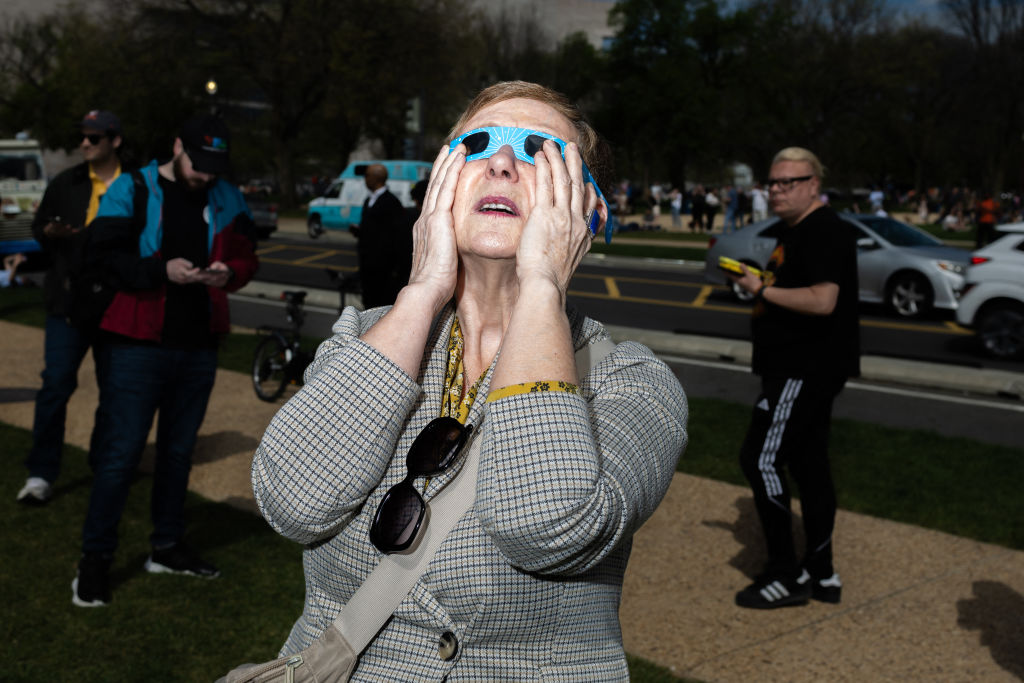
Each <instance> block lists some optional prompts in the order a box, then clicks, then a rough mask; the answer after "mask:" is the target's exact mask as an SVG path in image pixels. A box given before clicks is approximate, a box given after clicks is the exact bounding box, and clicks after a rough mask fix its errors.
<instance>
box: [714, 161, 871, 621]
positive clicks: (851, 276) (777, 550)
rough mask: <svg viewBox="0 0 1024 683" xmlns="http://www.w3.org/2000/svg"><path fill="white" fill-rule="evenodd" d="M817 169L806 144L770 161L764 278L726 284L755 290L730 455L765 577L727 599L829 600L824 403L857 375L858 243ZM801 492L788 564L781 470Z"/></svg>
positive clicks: (836, 592) (828, 411) (834, 579)
mask: <svg viewBox="0 0 1024 683" xmlns="http://www.w3.org/2000/svg"><path fill="white" fill-rule="evenodd" d="M822 176H823V169H822V166H821V162H820V161H818V158H817V157H816V156H815V155H814V154H813V153H811V152H810V151H808V150H806V149H802V148H800V147H788V148H786V149H784V150H782V151H781V152H779V153H778V154H777V155H776V156H775V160H774V161H773V162H772V167H771V173H770V178H769V179H768V192H769V203H770V206H771V208H772V210H773V211H774V212H775V214H776V215H777V216H778V217H779V218H781V219H782V220H781V222H780V223H779V225H778V233H777V234H778V244H777V245H776V247H775V250H774V251H773V252H772V256H771V258H770V259H769V262H768V265H767V267H766V268H765V272H764V275H763V276H762V278H763V279H762V278H759V277H757V276H755V275H754V274H752V273H750V271H749V270H747V268H746V267H743V270H744V273H745V275H744V276H743V277H734V278H733V279H734V280H735V281H736V282H737V283H738V284H739V285H740V286H742V287H743V288H744V289H747V290H748V291H750V292H753V293H754V294H755V301H754V310H753V316H752V323H751V330H752V335H753V358H752V363H751V365H752V369H753V371H754V373H755V374H757V375H759V376H760V377H761V393H760V395H759V396H758V398H757V402H756V403H755V405H754V411H753V416H752V418H751V422H750V427H749V429H748V431H747V436H746V439H745V440H744V442H743V447H742V449H741V452H740V464H741V465H742V467H743V472H744V474H745V475H746V477H747V480H748V481H749V482H750V486H751V488H752V489H753V493H754V504H755V506H756V508H757V513H758V517H759V518H760V520H761V526H762V529H763V530H764V534H765V542H766V546H767V549H768V561H767V563H766V565H765V568H764V571H763V572H762V573H761V574H760V575H759V576H758V577H757V578H756V579H755V581H754V583H752V584H751V585H750V586H748V587H747V588H745V589H743V590H742V591H740V592H739V593H737V594H736V604H737V605H739V606H741V607H750V608H755V609H772V608H775V607H785V606H788V605H800V604H805V603H806V602H807V601H808V600H809V599H811V598H814V599H816V600H821V601H824V602H832V603H837V602H839V600H840V595H841V590H842V584H841V583H840V581H839V575H838V574H836V573H835V570H834V568H833V566H832V530H833V526H834V522H835V513H836V496H835V489H834V487H833V484H832V474H831V470H830V467H829V461H828V435H829V424H830V422H831V419H832V403H833V401H834V399H835V397H836V396H837V395H838V394H839V392H840V391H841V390H842V388H843V385H844V384H845V383H846V380H847V379H848V378H850V377H857V376H859V375H860V341H859V322H858V319H857V299H858V297H857V292H858V285H857V246H856V238H855V236H854V233H853V229H852V227H851V226H850V225H849V224H847V223H845V222H844V221H842V220H841V219H840V218H839V217H838V216H837V215H836V214H835V212H834V211H832V210H831V209H830V208H828V207H826V206H825V205H823V204H822V203H821V200H820V197H821V180H822ZM784 468H785V469H788V471H789V474H790V475H791V476H792V477H793V479H794V481H795V482H796V485H797V487H798V488H799V491H800V501H801V502H800V507H801V511H802V513H803V524H804V531H805V535H806V538H807V547H806V552H805V554H804V558H803V561H802V562H797V559H796V550H795V548H794V543H793V533H792V526H791V524H792V519H791V517H792V514H791V512H790V494H789V487H788V485H787V482H786V472H785V471H784Z"/></svg>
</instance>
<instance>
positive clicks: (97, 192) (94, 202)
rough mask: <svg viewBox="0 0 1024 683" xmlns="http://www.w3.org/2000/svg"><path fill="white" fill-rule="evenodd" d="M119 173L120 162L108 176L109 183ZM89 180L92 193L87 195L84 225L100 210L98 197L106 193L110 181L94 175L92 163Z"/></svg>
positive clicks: (90, 221)
mask: <svg viewBox="0 0 1024 683" xmlns="http://www.w3.org/2000/svg"><path fill="white" fill-rule="evenodd" d="M119 175H121V164H118V165H117V170H115V171H114V175H112V176H110V183H112V182H114V181H115V180H117V176H119ZM89 180H90V181H91V182H92V195H90V197H89V208H88V209H86V211H85V224H86V225H89V224H90V223H92V219H93V218H96V212H97V211H99V210H100V199H101V198H102V197H103V195H105V194H106V193H107V188H108V187H110V183H108V182H105V181H104V180H102V179H101V178H100V177H99V176H98V175H96V172H95V171H93V170H92V165H90V166H89Z"/></svg>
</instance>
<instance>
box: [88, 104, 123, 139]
mask: <svg viewBox="0 0 1024 683" xmlns="http://www.w3.org/2000/svg"><path fill="white" fill-rule="evenodd" d="M80 127H81V128H83V129H89V130H98V131H100V132H101V133H103V134H104V135H109V136H110V137H111V138H116V137H117V136H118V135H120V134H121V119H119V118H117V116H116V115H115V114H114V113H113V112H109V111H104V110H102V109H93V110H92V111H90V112H88V113H86V115H85V116H83V117H82V123H81V124H80Z"/></svg>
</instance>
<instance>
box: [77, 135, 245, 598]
mask: <svg viewBox="0 0 1024 683" xmlns="http://www.w3.org/2000/svg"><path fill="white" fill-rule="evenodd" d="M229 144H230V140H229V132H228V128H227V126H226V124H225V123H224V122H223V121H222V120H221V119H219V118H217V117H215V116H211V115H199V116H196V117H193V118H192V119H189V121H187V122H186V123H185V124H184V125H183V126H182V128H181V131H180V133H179V135H178V137H176V138H175V140H174V143H173V156H172V158H171V159H170V160H169V161H167V162H165V163H163V164H160V163H158V162H157V161H153V162H151V163H150V164H149V165H147V166H145V167H144V168H142V169H140V171H139V173H138V175H139V176H140V177H139V178H138V179H136V178H132V177H128V176H126V177H123V178H121V179H119V180H118V181H117V182H116V183H114V185H113V186H111V188H110V192H108V193H107V196H106V197H105V198H104V200H103V204H102V205H101V206H100V211H99V215H98V216H97V218H96V221H95V222H94V224H93V226H92V228H91V229H92V230H93V235H92V238H91V239H90V241H89V246H88V249H87V251H86V261H87V263H88V264H89V265H90V266H93V267H96V268H98V269H99V270H101V271H102V272H104V273H105V274H106V276H107V277H108V279H109V281H110V282H112V283H113V285H114V289H115V290H116V291H115V293H114V296H113V300H112V301H111V303H110V305H109V306H108V307H107V308H106V311H105V313H104V315H103V319H102V321H101V322H100V324H99V328H100V329H99V334H98V338H97V345H96V349H95V353H96V356H97V359H98V363H97V364H98V365H101V366H102V367H103V369H104V371H103V376H102V377H101V381H100V403H99V408H98V409H97V412H96V428H95V431H94V433H93V439H92V443H91V444H90V450H89V463H90V465H91V467H92V470H93V483H92V493H91V495H90V498H89V509H88V511H87V513H86V518H85V524H84V526H83V530H82V558H81V560H80V561H79V564H78V574H77V576H76V577H75V580H74V582H73V583H72V590H73V597H72V602H73V603H74V604H75V605H77V606H79V607H99V606H102V605H106V604H108V603H109V602H110V600H111V596H110V582H109V571H110V565H111V562H112V561H113V557H114V551H115V550H116V548H117V543H118V526H119V524H120V520H121V515H122V513H123V511H124V506H125V502H126V500H127V497H128V490H129V488H130V486H131V482H132V479H133V477H134V475H135V470H136V467H137V466H138V463H139V460H140V459H141V457H142V451H143V449H144V448H145V445H146V440H147V437H148V435H149V431H150V426H151V425H152V423H153V419H154V416H155V415H156V414H157V412H159V422H158V425H157V438H156V461H155V465H154V472H153V479H152V500H151V504H150V510H151V514H152V522H153V532H152V534H151V535H150V539H149V540H150V545H151V548H152V552H151V554H150V556H149V558H148V559H147V560H146V562H145V569H146V570H147V571H149V572H152V573H172V574H186V575H191V576H199V577H204V578H213V577H215V576H217V575H218V571H217V568H216V567H214V566H213V565H212V564H210V563H208V562H206V561H204V560H203V559H201V558H200V557H199V556H198V555H197V554H196V553H195V552H193V551H192V550H191V549H190V548H189V546H188V545H186V543H185V542H184V539H183V536H184V533H185V519H184V517H185V510H184V506H185V492H186V490H187V488H188V479H189V472H190V471H191V468H192V451H193V448H194V446H195V443H196V437H197V435H198V432H199V428H200V426H201V425H202V422H203V418H204V416H205V414H206V406H207V403H208V401H209V398H210V392H211V391H212V390H213V384H214V379H215V375H216V371H217V346H218V342H219V339H220V337H221V336H222V335H223V334H225V333H227V332H228V331H229V329H230V320H229V317H228V297H227V292H229V291H236V290H238V289H240V288H241V287H242V286H244V285H245V284H246V283H247V282H248V281H249V280H250V279H251V278H252V276H253V275H254V274H255V272H256V268H257V259H256V255H255V254H254V252H253V245H252V243H251V242H250V240H249V238H248V235H249V234H251V223H252V217H251V214H250V213H249V209H248V207H247V206H246V204H245V199H244V198H243V197H242V194H241V192H239V191H238V188H237V187H235V186H234V185H233V184H231V183H229V182H227V181H226V180H224V178H223V177H222V176H224V175H225V174H226V173H227V171H228V149H229ZM140 193H141V194H140Z"/></svg>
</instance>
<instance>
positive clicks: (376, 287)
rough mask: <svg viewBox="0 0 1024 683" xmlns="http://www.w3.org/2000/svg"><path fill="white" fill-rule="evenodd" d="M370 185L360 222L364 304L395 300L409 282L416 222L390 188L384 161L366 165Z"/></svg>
mask: <svg viewBox="0 0 1024 683" xmlns="http://www.w3.org/2000/svg"><path fill="white" fill-rule="evenodd" d="M365 178H366V189H368V190H369V191H370V196H369V197H367V199H366V201H365V202H363V217H362V220H361V221H360V222H359V230H358V237H359V248H358V251H359V279H360V282H361V284H362V290H363V307H364V308H367V309H370V308H376V307H377V306H388V305H391V304H393V303H395V299H396V298H397V297H398V292H399V291H400V290H401V289H402V287H404V286H405V285H406V284H407V283H408V282H409V271H410V270H411V268H412V222H411V221H410V220H409V217H408V214H407V213H406V211H405V209H404V208H403V207H402V203H401V202H400V201H399V200H398V197H396V196H395V195H393V194H391V192H389V191H388V187H387V180H388V171H387V169H386V168H384V166H382V165H381V164H371V165H370V166H367V167H366V176H365Z"/></svg>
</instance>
